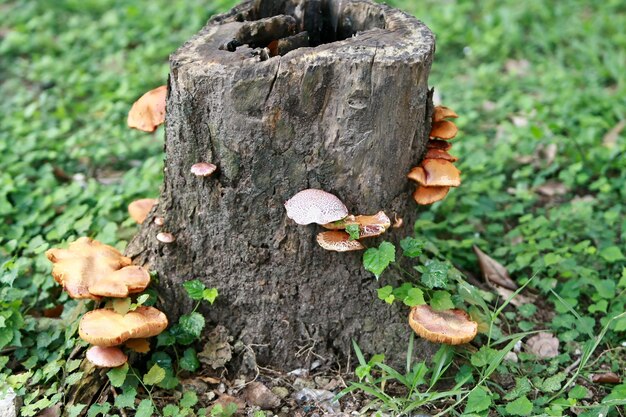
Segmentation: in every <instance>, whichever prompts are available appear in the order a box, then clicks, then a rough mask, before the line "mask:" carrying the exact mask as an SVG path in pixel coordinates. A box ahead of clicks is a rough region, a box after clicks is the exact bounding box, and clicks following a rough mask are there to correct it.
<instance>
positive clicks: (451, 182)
mask: <svg viewBox="0 0 626 417" xmlns="http://www.w3.org/2000/svg"><path fill="white" fill-rule="evenodd" d="M422 168H424V172H425V173H426V183H425V184H422V185H425V186H427V187H433V186H440V187H441V186H445V187H458V186H459V185H461V171H459V170H458V169H457V168H456V167H455V166H454V165H452V163H451V162H449V161H446V160H443V159H425V160H424V161H422Z"/></svg>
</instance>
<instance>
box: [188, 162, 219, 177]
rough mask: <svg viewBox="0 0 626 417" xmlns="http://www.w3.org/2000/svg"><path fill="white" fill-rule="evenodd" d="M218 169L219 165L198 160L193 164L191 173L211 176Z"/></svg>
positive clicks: (198, 175)
mask: <svg viewBox="0 0 626 417" xmlns="http://www.w3.org/2000/svg"><path fill="white" fill-rule="evenodd" d="M215 170H217V166H215V165H213V164H210V163H208V162H198V163H197V164H193V165H192V166H191V173H192V174H193V175H195V176H197V177H209V176H211V174H213V173H214V172H215Z"/></svg>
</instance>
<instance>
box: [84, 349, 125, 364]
mask: <svg viewBox="0 0 626 417" xmlns="http://www.w3.org/2000/svg"><path fill="white" fill-rule="evenodd" d="M85 357H86V358H87V360H88V361H89V362H91V363H93V364H94V365H95V366H98V367H100V368H117V367H118V366H122V365H124V364H125V363H126V362H127V361H128V356H126V354H125V353H124V352H122V350H121V349H120V348H118V347H114V346H112V347H102V346H92V347H90V348H89V349H87V353H86V354H85Z"/></svg>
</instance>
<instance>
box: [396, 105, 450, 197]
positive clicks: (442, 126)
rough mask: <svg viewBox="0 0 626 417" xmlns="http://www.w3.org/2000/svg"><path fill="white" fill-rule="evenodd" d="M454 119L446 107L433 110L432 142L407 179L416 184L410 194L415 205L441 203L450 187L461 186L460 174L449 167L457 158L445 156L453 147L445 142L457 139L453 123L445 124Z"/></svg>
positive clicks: (430, 141)
mask: <svg viewBox="0 0 626 417" xmlns="http://www.w3.org/2000/svg"><path fill="white" fill-rule="evenodd" d="M456 117H458V115H457V114H456V113H455V112H454V110H452V109H450V108H448V107H444V106H437V107H435V111H434V113H433V125H432V129H431V132H430V137H431V139H430V140H429V141H428V143H427V144H426V153H425V155H424V158H423V160H422V163H421V165H420V166H419V167H414V168H412V169H411V171H410V172H409V173H408V174H407V177H408V178H409V179H411V180H413V181H415V182H417V183H418V184H419V185H418V187H417V189H416V190H415V192H414V193H413V199H414V200H415V202H416V203H417V204H420V205H427V204H432V203H435V202H437V201H440V200H443V199H444V198H445V197H446V196H447V195H448V192H449V191H450V187H458V186H459V185H460V184H461V175H460V174H461V172H460V171H459V170H458V169H457V168H456V167H455V166H454V165H453V164H452V163H453V162H456V161H457V160H458V158H457V157H456V156H453V155H450V154H449V153H448V151H449V150H450V148H451V147H452V144H451V143H449V142H447V140H449V139H452V138H454V137H455V136H456V134H457V130H458V129H457V127H456V125H455V124H454V123H452V122H451V121H449V120H445V119H447V118H456ZM433 138H434V139H433ZM442 139H443V140H442Z"/></svg>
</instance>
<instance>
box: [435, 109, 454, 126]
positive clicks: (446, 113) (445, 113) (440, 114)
mask: <svg viewBox="0 0 626 417" xmlns="http://www.w3.org/2000/svg"><path fill="white" fill-rule="evenodd" d="M457 117H459V115H458V114H456V113H455V112H454V110H452V109H451V108H449V107H446V106H436V107H435V111H434V113H433V122H440V121H442V120H444V119H456V118H457Z"/></svg>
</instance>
